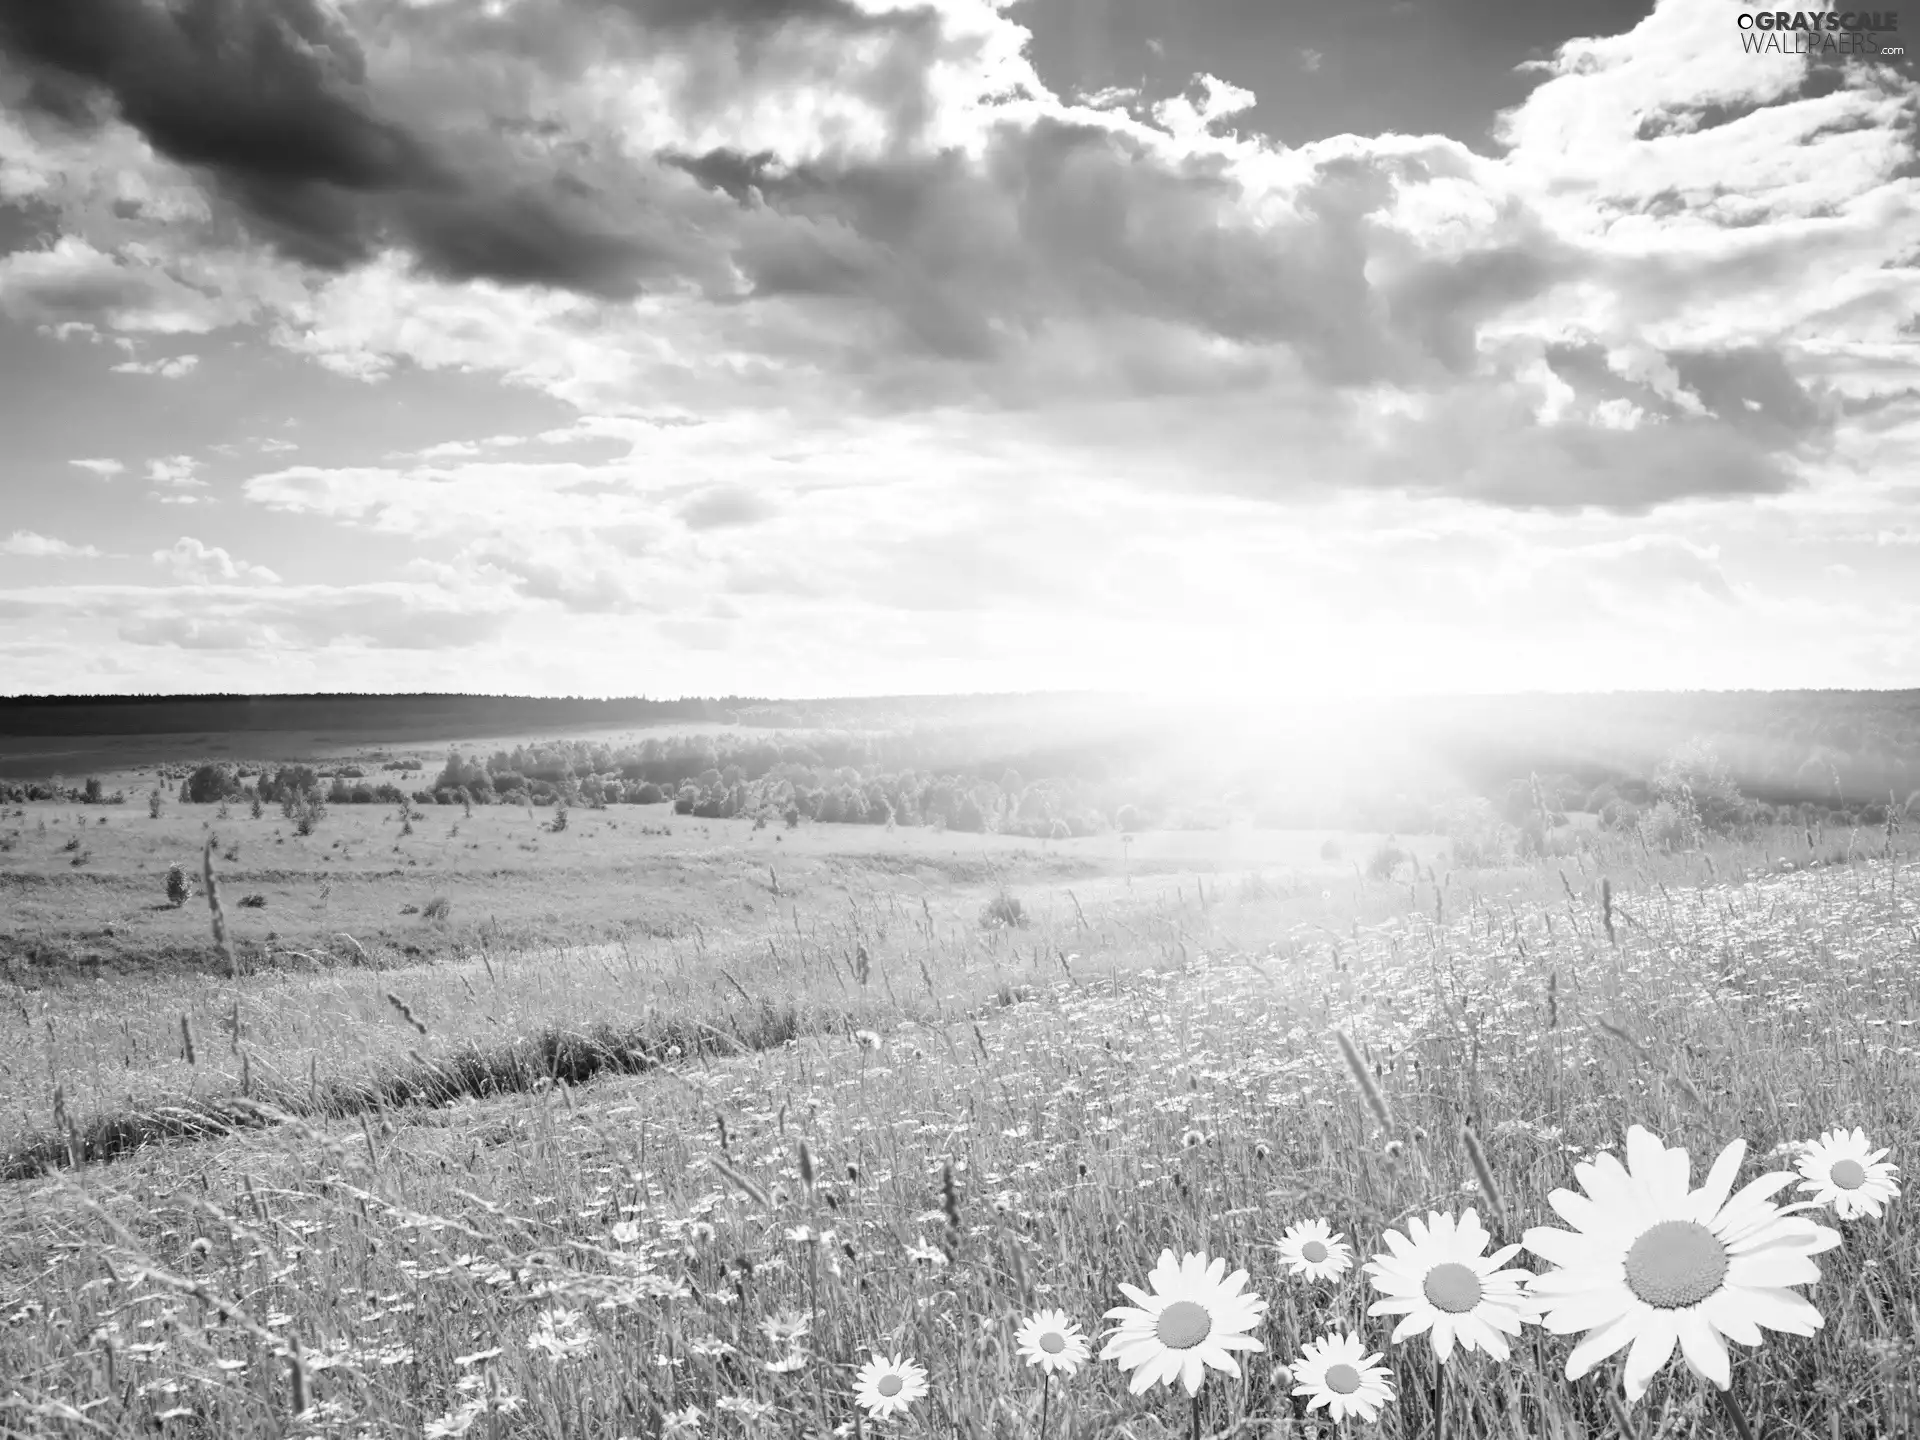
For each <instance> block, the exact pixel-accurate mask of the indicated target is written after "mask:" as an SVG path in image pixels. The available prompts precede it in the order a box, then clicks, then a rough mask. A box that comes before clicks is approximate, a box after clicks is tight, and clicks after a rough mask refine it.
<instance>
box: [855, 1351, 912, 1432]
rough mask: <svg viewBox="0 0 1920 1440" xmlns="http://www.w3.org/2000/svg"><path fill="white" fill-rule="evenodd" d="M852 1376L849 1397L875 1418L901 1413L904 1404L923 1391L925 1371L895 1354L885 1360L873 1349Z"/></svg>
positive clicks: (906, 1404)
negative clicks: (853, 1379)
mask: <svg viewBox="0 0 1920 1440" xmlns="http://www.w3.org/2000/svg"><path fill="white" fill-rule="evenodd" d="M855 1379H856V1382H857V1383H856V1384H855V1386H854V1391H853V1398H854V1399H855V1400H858V1401H859V1402H860V1404H862V1405H863V1406H865V1407H866V1411H867V1414H869V1415H871V1416H872V1417H873V1418H874V1419H876V1420H880V1419H884V1418H885V1417H886V1416H888V1415H896V1414H905V1413H906V1409H907V1406H908V1405H910V1404H912V1403H913V1402H914V1401H915V1400H918V1399H919V1398H920V1397H921V1396H923V1395H925V1394H926V1393H927V1372H926V1371H925V1370H924V1369H922V1368H921V1367H920V1366H918V1365H916V1364H915V1363H914V1362H913V1361H911V1360H907V1359H904V1358H903V1357H901V1356H899V1355H895V1356H894V1357H893V1358H892V1359H891V1360H888V1359H886V1358H885V1357H883V1356H881V1355H880V1354H878V1353H877V1352H876V1353H875V1355H874V1357H873V1358H872V1359H871V1360H869V1361H867V1363H866V1364H864V1365H862V1366H861V1367H860V1373H859V1375H858V1376H856V1377H855Z"/></svg>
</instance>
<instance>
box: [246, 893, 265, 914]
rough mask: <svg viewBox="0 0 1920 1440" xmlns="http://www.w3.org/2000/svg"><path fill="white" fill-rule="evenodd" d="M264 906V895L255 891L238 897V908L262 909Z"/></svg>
mask: <svg viewBox="0 0 1920 1440" xmlns="http://www.w3.org/2000/svg"><path fill="white" fill-rule="evenodd" d="M266 906H267V897H266V896H264V895H261V894H258V893H255V894H252V895H242V896H241V897H240V908H241V909H242V910H264V909H265V908H266Z"/></svg>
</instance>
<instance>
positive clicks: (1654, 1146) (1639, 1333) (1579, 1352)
mask: <svg viewBox="0 0 1920 1440" xmlns="http://www.w3.org/2000/svg"><path fill="white" fill-rule="evenodd" d="M1746 1148H1747V1146H1746V1141H1744V1140H1735V1141H1734V1142H1733V1143H1732V1144H1731V1145H1729V1146H1727V1148H1726V1149H1724V1150H1722V1151H1721V1152H1720V1156H1719V1158H1718V1159H1717V1160H1715V1161H1714V1162H1713V1168H1712V1170H1711V1171H1710V1172H1709V1173H1708V1175H1707V1183H1706V1184H1705V1185H1704V1186H1702V1187H1701V1188H1700V1189H1698V1190H1693V1191H1689V1190H1688V1188H1687V1184H1688V1169H1689V1167H1688V1164H1687V1152H1686V1151H1685V1150H1681V1149H1672V1150H1669V1149H1667V1148H1666V1147H1665V1146H1663V1145H1662V1144H1661V1143H1660V1141H1659V1140H1658V1139H1657V1138H1656V1137H1655V1136H1653V1135H1652V1134H1650V1133H1649V1132H1648V1131H1646V1130H1645V1129H1643V1128H1642V1127H1640V1126H1638V1125H1635V1126H1633V1127H1632V1128H1631V1129H1629V1130H1628V1131H1627V1164H1626V1165H1624V1166H1623V1165H1622V1164H1621V1163H1620V1162H1619V1160H1617V1159H1616V1158H1615V1157H1613V1156H1612V1155H1609V1154H1606V1153H1604V1152H1603V1153H1601V1154H1600V1155H1598V1156H1597V1157H1596V1158H1595V1159H1593V1160H1592V1161H1587V1162H1583V1163H1581V1164H1579V1165H1576V1166H1575V1167H1574V1176H1575V1178H1576V1179H1578V1180H1579V1182H1580V1186H1581V1188H1582V1189H1583V1190H1585V1191H1586V1192H1587V1193H1586V1194H1585V1195H1584V1196H1583V1195H1576V1194H1575V1193H1574V1192H1573V1191H1571V1190H1564V1189H1562V1190H1555V1191H1554V1192H1553V1193H1552V1194H1551V1195H1549V1196H1548V1197H1547V1202H1548V1203H1549V1204H1550V1205H1552V1206H1553V1208H1554V1209H1555V1210H1556V1211H1558V1212H1559V1214H1560V1215H1561V1217H1562V1218H1563V1219H1565V1220H1567V1221H1568V1222H1569V1223H1570V1224H1572V1225H1574V1226H1575V1227H1576V1229H1575V1230H1571V1231H1570V1230H1559V1229H1555V1228H1552V1227H1549V1226H1544V1225H1536V1226H1534V1227H1533V1228H1532V1229H1530V1230H1528V1231H1527V1232H1526V1235H1525V1236H1524V1237H1523V1241H1522V1243H1523V1244H1525V1246H1526V1248H1527V1249H1528V1250H1530V1251H1531V1252H1532V1253H1533V1254H1535V1255H1538V1256H1539V1257H1540V1258H1541V1259H1543V1260H1546V1261H1548V1262H1549V1263H1550V1264H1552V1265H1555V1266H1557V1267H1559V1268H1557V1269H1555V1270H1553V1271H1552V1272H1550V1273H1548V1274H1546V1275H1541V1276H1537V1277H1535V1279H1534V1280H1533V1281H1532V1283H1531V1284H1530V1285H1529V1286H1528V1294H1529V1297H1530V1298H1531V1299H1534V1300H1536V1301H1537V1302H1540V1303H1539V1305H1538V1307H1537V1308H1539V1309H1540V1310H1542V1311H1543V1312H1544V1313H1543V1316H1542V1319H1541V1322H1540V1323H1541V1324H1543V1325H1544V1326H1545V1327H1546V1328H1547V1329H1548V1330H1551V1331H1552V1332H1553V1333H1554V1334H1556V1335H1570V1334H1573V1333H1574V1332H1575V1331H1580V1330H1584V1331H1586V1332H1587V1334H1586V1338H1585V1339H1583V1340H1582V1341H1581V1342H1580V1343H1579V1344H1577V1345H1576V1346H1574V1349H1573V1353H1572V1354H1571V1355H1570V1356H1568V1357H1567V1372H1566V1373H1567V1378H1568V1379H1569V1380H1578V1379H1579V1378H1580V1377H1581V1376H1582V1375H1585V1374H1586V1373H1587V1372H1588V1371H1590V1370H1592V1369H1593V1367H1594V1366H1596V1365H1598V1364H1599V1363H1600V1362H1601V1361H1602V1360H1604V1359H1606V1358H1607V1357H1608V1356H1609V1355H1612V1354H1614V1353H1615V1352H1616V1351H1618V1350H1620V1349H1621V1348H1622V1347H1623V1346H1625V1345H1627V1344H1628V1343H1629V1342H1631V1343H1632V1345H1633V1350H1632V1353H1631V1354H1630V1355H1629V1356H1628V1357H1627V1365H1626V1375H1625V1386H1626V1394H1627V1399H1628V1401H1629V1402H1637V1401H1638V1400H1639V1399H1640V1398H1641V1397H1642V1396H1643V1395H1645V1394H1646V1392H1647V1385H1648V1383H1649V1382H1650V1381H1651V1380H1652V1379H1653V1376H1654V1374H1655V1373H1656V1372H1657V1371H1658V1370H1659V1369H1660V1368H1661V1367H1662V1366H1663V1365H1665V1364H1666V1363H1667V1361H1668V1359H1670V1358H1671V1357H1672V1355H1673V1347H1674V1344H1675V1343H1676V1341H1677V1342H1678V1343H1679V1345H1680V1348H1681V1354H1682V1357H1683V1358H1684V1359H1685V1361H1686V1364H1687V1368H1688V1369H1690V1370H1692V1371H1693V1372H1694V1373H1695V1374H1696V1375H1699V1376H1701V1377H1702V1378H1704V1379H1707V1380H1711V1381H1712V1382H1713V1383H1714V1384H1715V1385H1716V1386H1718V1387H1719V1388H1720V1389H1722V1390H1725V1389H1727V1388H1729V1386H1731V1384H1732V1382H1733V1375H1732V1368H1731V1363H1730V1361H1729V1359H1728V1357H1727V1347H1726V1345H1725V1343H1724V1342H1723V1340H1722V1338H1721V1337H1722V1336H1729V1337H1731V1338H1733V1339H1735V1340H1738V1341H1739V1342H1740V1343H1741V1344H1743V1345H1758V1344H1759V1343H1760V1327H1761V1326H1763V1325H1764V1326H1765V1327H1766V1328H1767V1329H1769V1330H1777V1331H1782V1332H1785V1333H1789V1334H1795V1335H1811V1334H1813V1332H1814V1331H1816V1330H1818V1329H1819V1328H1820V1327H1821V1326H1822V1325H1824V1324H1825V1323H1826V1322H1825V1321H1824V1320H1823V1319H1822V1318H1821V1316H1820V1313H1819V1311H1817V1310H1815V1309H1814V1308H1813V1306H1812V1305H1810V1304H1808V1303H1807V1301H1806V1300H1805V1299H1804V1298H1803V1297H1801V1296H1799V1295H1796V1294H1793V1293H1791V1291H1790V1290H1789V1288H1788V1287H1790V1286H1794V1285H1809V1284H1812V1283H1813V1282H1814V1281H1816V1280H1818V1279H1819V1278H1820V1270H1819V1267H1818V1266H1816V1265H1815V1264H1814V1263H1813V1260H1812V1258H1811V1257H1812V1256H1814V1255H1817V1254H1819V1253H1820V1252H1821V1251H1823V1250H1831V1249H1832V1248H1833V1247H1834V1246H1836V1245H1838V1244H1839V1243H1840V1235H1839V1232H1838V1231H1835V1230H1829V1229H1827V1228H1826V1227H1824V1226H1821V1225H1816V1224H1814V1223H1813V1222H1812V1221H1809V1220H1798V1219H1789V1218H1787V1217H1788V1216H1789V1215H1790V1214H1791V1213H1792V1212H1793V1211H1795V1210H1801V1209H1805V1208H1807V1207H1808V1205H1810V1204H1812V1203H1813V1202H1810V1201H1809V1202H1805V1203H1803V1204H1800V1205H1794V1206H1776V1205H1773V1204H1772V1203H1770V1202H1769V1201H1768V1199H1767V1197H1768V1196H1769V1195H1772V1194H1774V1193H1775V1192H1777V1191H1778V1190H1780V1188H1781V1187H1782V1186H1784V1185H1787V1184H1790V1183H1791V1182H1792V1180H1793V1175H1792V1172H1790V1171H1784V1170H1783V1171H1774V1172H1771V1173H1769V1174H1766V1175H1762V1176H1761V1177H1760V1178H1759V1179H1757V1180H1754V1181H1752V1182H1751V1183H1749V1184H1748V1185H1747V1186H1746V1187H1745V1188H1743V1189H1742V1190H1741V1191H1740V1193H1739V1194H1737V1195H1735V1196H1733V1198H1732V1199H1731V1200H1729V1199H1728V1198H1727V1196H1728V1192H1729V1190H1731V1189H1732V1187H1733V1180H1734V1176H1735V1174H1736V1173H1737V1172H1738V1171H1739V1169H1740V1160H1741V1157H1742V1156H1744V1155H1745V1154H1746Z"/></svg>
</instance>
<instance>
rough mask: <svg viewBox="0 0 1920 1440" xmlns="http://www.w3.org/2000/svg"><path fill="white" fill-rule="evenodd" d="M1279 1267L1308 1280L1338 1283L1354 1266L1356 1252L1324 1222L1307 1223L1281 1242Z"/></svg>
mask: <svg viewBox="0 0 1920 1440" xmlns="http://www.w3.org/2000/svg"><path fill="white" fill-rule="evenodd" d="M1280 1263H1281V1264H1283V1265H1285V1266H1286V1267H1287V1269H1288V1270H1290V1271H1291V1272H1292V1273H1293V1274H1295V1275H1304V1276H1306V1277H1307V1278H1308V1279H1309V1280H1338V1279H1339V1278H1340V1277H1341V1276H1342V1275H1344V1274H1346V1273H1347V1270H1348V1268H1349V1267H1350V1266H1352V1264H1353V1251H1352V1250H1351V1249H1349V1248H1348V1246H1347V1242H1346V1237H1345V1236H1342V1235H1336V1234H1334V1233H1333V1231H1332V1230H1331V1229H1330V1228H1329V1227H1328V1225H1327V1222H1326V1221H1325V1220H1305V1221H1302V1222H1301V1223H1300V1224H1298V1225H1289V1226H1288V1227H1287V1233H1286V1234H1285V1235H1283V1236H1282V1237H1281V1238H1280Z"/></svg>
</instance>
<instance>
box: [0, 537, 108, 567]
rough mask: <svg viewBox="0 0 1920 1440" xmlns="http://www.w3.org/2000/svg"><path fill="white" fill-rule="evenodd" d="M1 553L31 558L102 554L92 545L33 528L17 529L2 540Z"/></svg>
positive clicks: (45, 558) (88, 557)
mask: <svg viewBox="0 0 1920 1440" xmlns="http://www.w3.org/2000/svg"><path fill="white" fill-rule="evenodd" d="M0 555H18V556H21V557H23V558H25V559H30V560H90V559H95V558H97V557H98V556H99V555H100V551H99V550H98V549H97V548H95V547H94V546H92V545H72V544H69V543H68V542H67V541H65V540H56V539H54V538H53V537H52V536H51V535H39V534H36V533H34V532H33V531H31V530H16V531H14V532H13V533H12V534H11V535H9V536H7V538H6V539H4V540H0Z"/></svg>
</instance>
